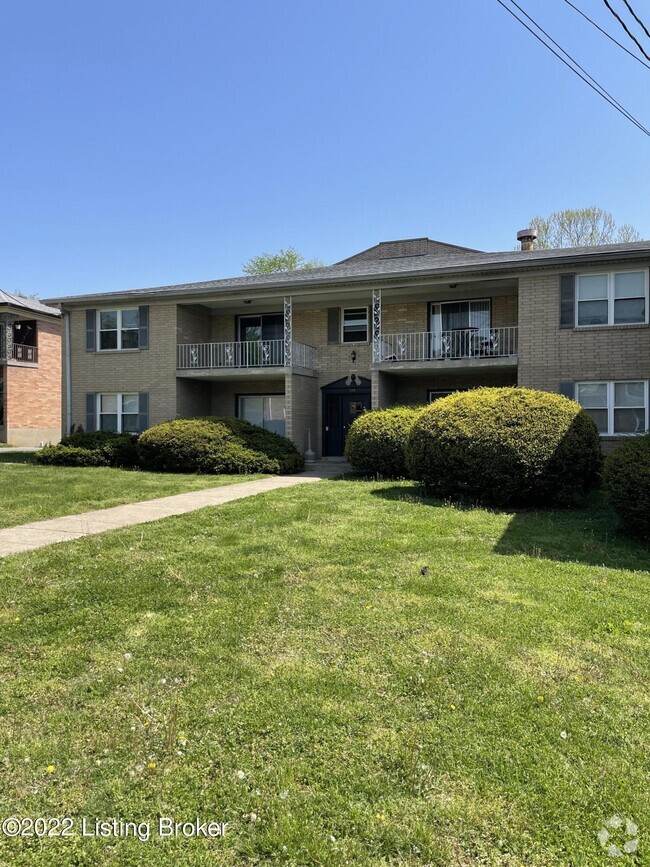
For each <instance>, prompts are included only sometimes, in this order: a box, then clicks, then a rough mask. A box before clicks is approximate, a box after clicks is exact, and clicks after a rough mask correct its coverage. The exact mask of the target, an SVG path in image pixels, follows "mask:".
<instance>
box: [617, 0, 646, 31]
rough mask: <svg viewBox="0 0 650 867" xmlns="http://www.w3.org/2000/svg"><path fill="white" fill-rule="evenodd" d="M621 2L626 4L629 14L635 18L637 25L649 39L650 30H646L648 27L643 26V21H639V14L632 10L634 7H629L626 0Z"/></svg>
mask: <svg viewBox="0 0 650 867" xmlns="http://www.w3.org/2000/svg"><path fill="white" fill-rule="evenodd" d="M623 3H625V5H626V6H627V8H628V9H629V10H630V15H631V16H632V18H634V20H635V21H636V23H637V24H638V25H639V27H640V28H641V30H643V32H644V33H645V35H646V36H647V37H648V38H649V39H650V30H648V28H647V27H646V26H645V24H644V23H643V21H641V19H640V18H639V16H638V15H637V14H636V12H635V11H634V9H632V7H631V6H630V4H629V3H628V2H627V0H623Z"/></svg>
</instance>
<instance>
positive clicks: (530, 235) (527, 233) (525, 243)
mask: <svg viewBox="0 0 650 867" xmlns="http://www.w3.org/2000/svg"><path fill="white" fill-rule="evenodd" d="M517 240H518V241H519V242H520V243H521V249H522V250H532V249H533V244H534V243H535V241H536V240H537V232H536V231H535V230H534V229H521V231H519V232H517Z"/></svg>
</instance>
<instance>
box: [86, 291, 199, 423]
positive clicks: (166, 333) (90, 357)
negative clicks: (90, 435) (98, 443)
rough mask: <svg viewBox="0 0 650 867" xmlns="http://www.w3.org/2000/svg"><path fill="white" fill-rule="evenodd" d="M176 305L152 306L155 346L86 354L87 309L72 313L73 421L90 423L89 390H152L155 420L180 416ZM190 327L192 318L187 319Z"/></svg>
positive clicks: (151, 330) (151, 417) (151, 419)
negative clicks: (177, 380)
mask: <svg viewBox="0 0 650 867" xmlns="http://www.w3.org/2000/svg"><path fill="white" fill-rule="evenodd" d="M176 308H177V305H176V303H160V304H151V305H150V308H149V346H150V349H143V350H137V349H136V350H129V351H117V352H86V311H85V309H83V308H75V309H73V310H72V311H71V313H70V332H71V347H70V350H71V364H70V370H71V391H72V422H73V423H74V424H77V425H79V424H82V425H83V426H84V427H85V425H86V393H87V392H123V393H133V392H138V391H147V392H149V424H150V425H154V424H158V423H159V422H161V421H167V420H168V419H170V418H175V417H176V340H177V319H176ZM185 325H187V321H186V323H185Z"/></svg>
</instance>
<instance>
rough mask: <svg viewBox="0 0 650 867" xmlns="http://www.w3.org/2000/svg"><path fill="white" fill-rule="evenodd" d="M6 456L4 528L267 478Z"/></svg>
mask: <svg viewBox="0 0 650 867" xmlns="http://www.w3.org/2000/svg"><path fill="white" fill-rule="evenodd" d="M3 457H5V456H4V455H0V503H2V506H1V507H0V527H15V526H17V525H18V524H24V523H26V522H28V521H40V520H42V519H44V518H57V517H59V516H60V515H77V514H79V513H80V512H88V511H90V510H91V509H107V508H109V507H110V506H119V505H120V504H122V503H135V502H138V501H139V500H153V499H155V498H156V497H167V496H169V495H170V494H182V493H184V492H185V491H197V490H202V489H203V488H216V487H218V486H219V485H231V484H233V483H236V482H246V481H249V480H250V479H259V478H262V477H261V476H197V475H193V474H175V473H145V472H140V471H135V470H117V469H111V468H109V467H42V466H39V465H38V464H32V463H27V464H13V463H4V462H3V460H2V458H3ZM10 457H12V455H6V458H7V459H9V458H10ZM30 457H31V456H30Z"/></svg>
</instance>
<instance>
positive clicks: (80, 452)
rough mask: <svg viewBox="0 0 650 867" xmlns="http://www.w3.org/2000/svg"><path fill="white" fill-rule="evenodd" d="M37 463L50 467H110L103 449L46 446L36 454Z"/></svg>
mask: <svg viewBox="0 0 650 867" xmlns="http://www.w3.org/2000/svg"><path fill="white" fill-rule="evenodd" d="M36 463H37V464H45V465H47V466H50V467H108V466H109V460H108V457H107V456H106V455H105V454H104V452H103V451H102V450H101V449H82V448H80V447H78V446H66V445H55V446H45V447H44V448H42V449H41V450H40V451H39V452H37V453H36Z"/></svg>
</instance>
